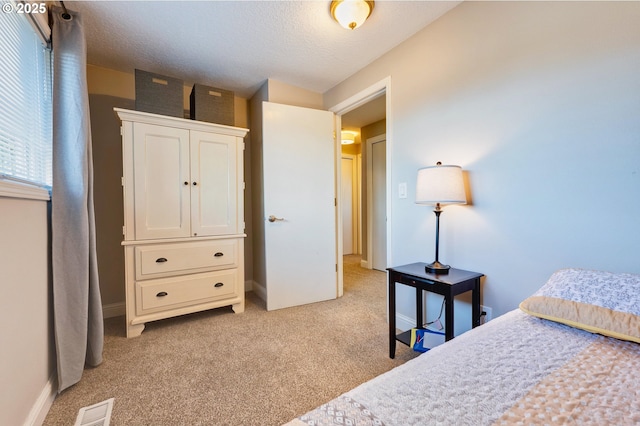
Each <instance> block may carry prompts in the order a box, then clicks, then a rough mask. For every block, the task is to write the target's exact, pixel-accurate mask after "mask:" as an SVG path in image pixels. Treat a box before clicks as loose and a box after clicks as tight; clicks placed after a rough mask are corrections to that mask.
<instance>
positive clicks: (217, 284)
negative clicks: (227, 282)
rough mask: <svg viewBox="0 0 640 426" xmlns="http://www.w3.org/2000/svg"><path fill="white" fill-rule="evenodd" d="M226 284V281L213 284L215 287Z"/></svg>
mask: <svg viewBox="0 0 640 426" xmlns="http://www.w3.org/2000/svg"><path fill="white" fill-rule="evenodd" d="M223 285H224V283H215V284H214V285H213V286H214V287H222V286H223Z"/></svg>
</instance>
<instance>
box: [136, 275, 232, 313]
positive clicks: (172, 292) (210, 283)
mask: <svg viewBox="0 0 640 426" xmlns="http://www.w3.org/2000/svg"><path fill="white" fill-rule="evenodd" d="M237 285H238V283H237V270H236V269H230V270H224V271H215V272H207V273H204V274H193V275H184V276H180V277H174V278H160V279H156V280H148V281H138V282H136V311H137V314H138V315H144V314H150V313H154V312H160V311H166V310H170V309H178V308H182V307H185V306H192V305H198V304H203V303H208V302H214V301H216V300H221V299H228V298H233V297H235V296H236V295H237V293H238V291H237Z"/></svg>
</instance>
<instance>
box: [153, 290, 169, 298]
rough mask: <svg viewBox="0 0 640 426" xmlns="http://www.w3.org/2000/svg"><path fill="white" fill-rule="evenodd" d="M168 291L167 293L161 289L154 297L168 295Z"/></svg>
mask: <svg viewBox="0 0 640 426" xmlns="http://www.w3.org/2000/svg"><path fill="white" fill-rule="evenodd" d="M168 295H169V293H167V292H166V291H161V292H160V293H158V294H156V297H165V296H168Z"/></svg>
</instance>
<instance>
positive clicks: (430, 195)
mask: <svg viewBox="0 0 640 426" xmlns="http://www.w3.org/2000/svg"><path fill="white" fill-rule="evenodd" d="M416 203H417V204H427V205H432V206H433V205H436V204H440V205H445V204H467V196H466V194H465V191H464V180H463V178H462V169H461V168H460V166H442V165H440V166H433V167H424V168H422V169H419V170H418V180H417V184H416Z"/></svg>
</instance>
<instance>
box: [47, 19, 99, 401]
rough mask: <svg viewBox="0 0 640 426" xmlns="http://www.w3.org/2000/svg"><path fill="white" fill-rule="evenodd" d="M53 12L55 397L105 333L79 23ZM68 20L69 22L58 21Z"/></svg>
mask: <svg viewBox="0 0 640 426" xmlns="http://www.w3.org/2000/svg"><path fill="white" fill-rule="evenodd" d="M69 14H70V16H63V15H64V12H63V10H62V9H61V8H59V7H54V8H53V9H52V16H53V28H52V43H53V188H52V192H51V245H52V253H51V261H52V273H53V315H54V332H55V342H56V353H57V368H58V392H61V391H63V390H64V389H66V388H68V387H69V386H71V385H73V384H75V383H77V382H78V381H80V378H81V377H82V372H83V371H84V368H85V365H89V366H97V365H98V364H100V363H101V362H102V348H103V343H104V329H103V321H102V302H101V299H100V288H99V284H98V263H97V256H96V231H95V220H94V210H93V164H92V154H91V126H90V119H89V96H88V93H87V78H86V45H85V39H84V29H83V25H82V20H81V18H80V16H79V15H78V14H77V13H74V12H71V11H69ZM65 18H68V19H65Z"/></svg>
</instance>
